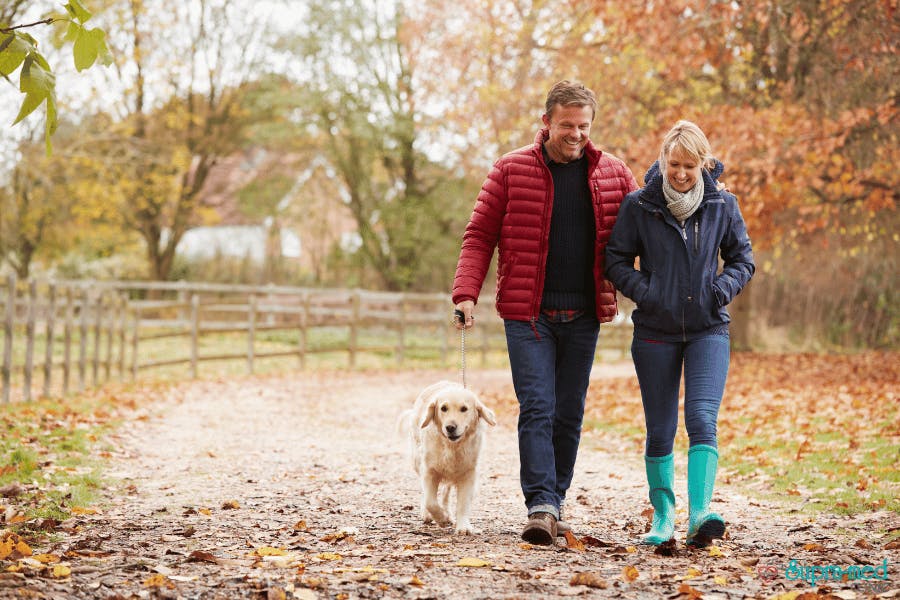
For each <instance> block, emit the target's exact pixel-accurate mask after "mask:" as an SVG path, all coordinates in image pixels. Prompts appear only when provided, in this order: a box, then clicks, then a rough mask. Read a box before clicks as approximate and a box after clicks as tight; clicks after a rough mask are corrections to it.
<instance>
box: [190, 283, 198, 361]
mask: <svg viewBox="0 0 900 600" xmlns="http://www.w3.org/2000/svg"><path fill="white" fill-rule="evenodd" d="M199 317H200V296H198V295H197V294H191V378H192V379H197V356H198V355H199V350H198V348H197V334H198V330H199V328H200V327H199V323H198V319H199Z"/></svg>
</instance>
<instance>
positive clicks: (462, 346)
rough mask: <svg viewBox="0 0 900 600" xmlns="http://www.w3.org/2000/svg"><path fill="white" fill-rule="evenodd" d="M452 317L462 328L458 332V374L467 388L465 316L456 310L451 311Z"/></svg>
mask: <svg viewBox="0 0 900 600" xmlns="http://www.w3.org/2000/svg"><path fill="white" fill-rule="evenodd" d="M453 316H454V317H455V318H456V320H457V322H459V323H462V328H461V329H460V330H459V372H460V377H461V379H462V384H463V387H464V388H465V387H468V386H467V385H466V315H465V314H464V313H463V311H461V310H459V309H456V310H454V311H453Z"/></svg>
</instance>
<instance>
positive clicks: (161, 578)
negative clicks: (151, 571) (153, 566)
mask: <svg viewBox="0 0 900 600" xmlns="http://www.w3.org/2000/svg"><path fill="white" fill-rule="evenodd" d="M144 587H148V588H168V589H170V590H172V589H175V584H174V583H173V582H171V581H169V578H168V577H166V576H165V575H162V574H160V573H157V574H155V575H151V576H150V577H148V578H147V579H145V580H144Z"/></svg>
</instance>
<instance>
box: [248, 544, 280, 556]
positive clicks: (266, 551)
mask: <svg viewBox="0 0 900 600" xmlns="http://www.w3.org/2000/svg"><path fill="white" fill-rule="evenodd" d="M252 554H255V555H256V556H284V555H285V554H287V550H285V549H284V548H272V547H271V546H262V547H260V548H257V549H256V550H254V551H253V552H252Z"/></svg>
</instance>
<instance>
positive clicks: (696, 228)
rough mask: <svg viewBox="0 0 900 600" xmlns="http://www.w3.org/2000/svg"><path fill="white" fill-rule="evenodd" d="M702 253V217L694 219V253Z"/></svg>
mask: <svg viewBox="0 0 900 600" xmlns="http://www.w3.org/2000/svg"><path fill="white" fill-rule="evenodd" d="M698 254H700V219H699V217H698V218H695V219H694V255H695V256H696V255H698Z"/></svg>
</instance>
